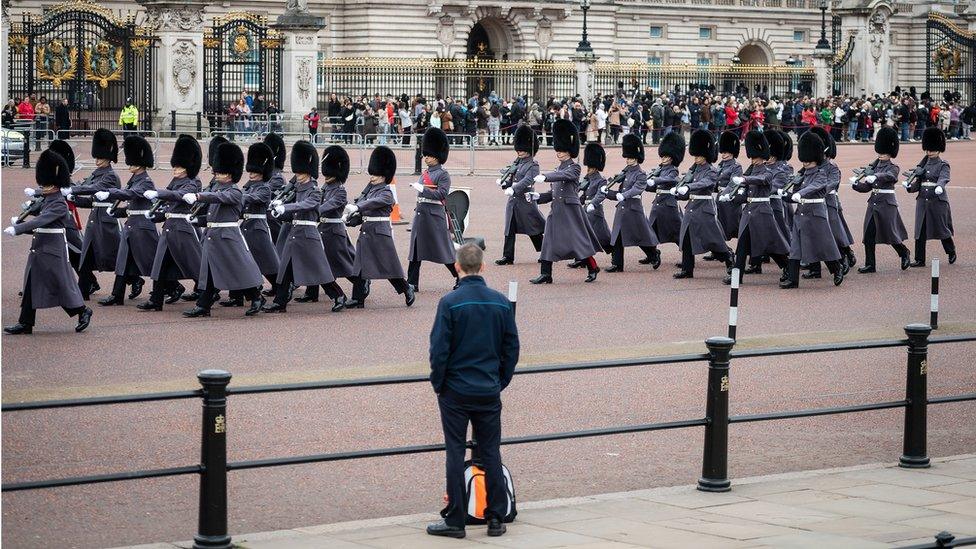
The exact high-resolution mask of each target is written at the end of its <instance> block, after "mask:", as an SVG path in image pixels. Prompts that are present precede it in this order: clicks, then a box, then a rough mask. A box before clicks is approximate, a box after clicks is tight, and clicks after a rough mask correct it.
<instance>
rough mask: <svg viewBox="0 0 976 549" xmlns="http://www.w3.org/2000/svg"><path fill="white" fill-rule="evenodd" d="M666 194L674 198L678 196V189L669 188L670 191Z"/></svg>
mask: <svg viewBox="0 0 976 549" xmlns="http://www.w3.org/2000/svg"><path fill="white" fill-rule="evenodd" d="M668 194H670V195H671V196H676V195H677V194H678V188H677V187H671V188H670V189H668Z"/></svg>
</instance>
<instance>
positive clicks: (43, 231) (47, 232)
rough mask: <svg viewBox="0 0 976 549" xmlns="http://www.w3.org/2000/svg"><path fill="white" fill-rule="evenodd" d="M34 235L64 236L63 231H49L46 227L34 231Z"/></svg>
mask: <svg viewBox="0 0 976 549" xmlns="http://www.w3.org/2000/svg"><path fill="white" fill-rule="evenodd" d="M34 232H35V233H45V234H64V229H51V228H47V227H41V228H39V229H34Z"/></svg>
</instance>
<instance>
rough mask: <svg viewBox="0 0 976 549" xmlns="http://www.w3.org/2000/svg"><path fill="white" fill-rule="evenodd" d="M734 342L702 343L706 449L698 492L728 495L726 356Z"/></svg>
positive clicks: (724, 339)
mask: <svg viewBox="0 0 976 549" xmlns="http://www.w3.org/2000/svg"><path fill="white" fill-rule="evenodd" d="M734 345H735V341H733V340H732V339H730V338H727V337H711V338H708V339H707V340H706V341H705V346H706V347H708V353H709V354H710V355H711V358H709V360H708V396H707V397H706V398H707V400H706V402H705V420H706V423H705V447H704V450H703V452H702V477H701V478H700V479H698V489H699V490H702V491H704V492H728V491H729V490H731V489H732V483H731V482H730V481H729V478H728V463H729V353H730V352H731V351H732V347H733V346H734Z"/></svg>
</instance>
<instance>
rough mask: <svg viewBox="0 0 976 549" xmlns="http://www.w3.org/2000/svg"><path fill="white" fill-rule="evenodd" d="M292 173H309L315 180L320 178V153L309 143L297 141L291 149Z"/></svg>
mask: <svg viewBox="0 0 976 549" xmlns="http://www.w3.org/2000/svg"><path fill="white" fill-rule="evenodd" d="M291 173H307V174H308V175H310V176H311V177H312V179H315V178H316V177H318V176H319V151H317V150H315V145H312V144H311V143H309V142H308V141H304V140H302V141H295V144H294V145H292V147H291Z"/></svg>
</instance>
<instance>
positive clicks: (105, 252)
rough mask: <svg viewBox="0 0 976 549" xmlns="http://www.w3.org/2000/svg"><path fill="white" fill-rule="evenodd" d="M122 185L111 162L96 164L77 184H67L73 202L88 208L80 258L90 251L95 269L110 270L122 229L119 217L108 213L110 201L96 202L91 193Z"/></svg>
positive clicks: (113, 266) (116, 252) (113, 262)
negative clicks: (105, 164)
mask: <svg viewBox="0 0 976 549" xmlns="http://www.w3.org/2000/svg"><path fill="white" fill-rule="evenodd" d="M121 186H122V183H121V182H120V181H119V176H118V175H116V174H115V170H113V169H112V166H105V167H104V168H96V169H95V171H93V172H92V174H91V175H90V176H89V177H88V179H86V180H85V181H84V182H83V183H82V184H81V185H76V186H74V187H71V194H73V195H74V202H75V206H78V207H79V208H91V210H92V211H91V213H90V214H88V223H87V224H86V225H85V235H84V238H83V239H82V243H81V258H82V262H84V260H85V257H86V256H87V255H88V254H89V253H91V254H94V257H93V259H94V263H93V267H94V270H96V271H114V270H115V260H116V258H117V257H118V256H119V240H120V239H121V238H122V231H121V229H120V228H119V220H118V219H116V218H114V217H112V216H110V215H108V207H109V206H110V205H111V202H98V201H97V200H95V199H94V198H92V196H91V195H93V194H95V193H97V192H99V191H107V190H110V189H118V188H120V187H121Z"/></svg>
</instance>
